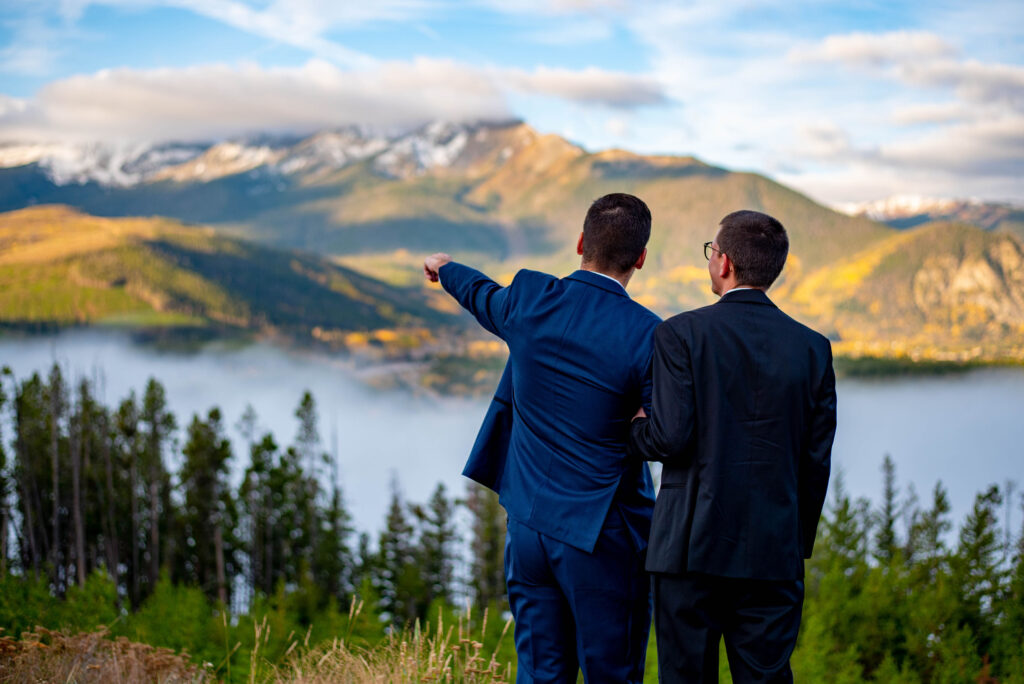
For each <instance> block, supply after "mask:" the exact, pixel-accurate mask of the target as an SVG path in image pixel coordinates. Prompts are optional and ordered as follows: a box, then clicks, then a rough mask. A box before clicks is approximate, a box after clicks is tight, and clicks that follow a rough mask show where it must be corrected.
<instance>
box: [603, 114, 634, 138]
mask: <svg viewBox="0 0 1024 684" xmlns="http://www.w3.org/2000/svg"><path fill="white" fill-rule="evenodd" d="M604 129H605V131H607V132H608V135H610V136H612V137H615V138H627V137H629V135H630V128H629V121H627V120H626V119H623V118H622V117H619V116H613V117H609V118H608V120H607V121H605V122H604Z"/></svg>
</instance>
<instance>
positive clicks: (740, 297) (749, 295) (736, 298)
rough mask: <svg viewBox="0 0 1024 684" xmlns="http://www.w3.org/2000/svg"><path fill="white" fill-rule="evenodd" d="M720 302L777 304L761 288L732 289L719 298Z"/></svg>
mask: <svg viewBox="0 0 1024 684" xmlns="http://www.w3.org/2000/svg"><path fill="white" fill-rule="evenodd" d="M718 303H719V304H767V305H768V306H775V303H774V302H772V300H770V299H768V295H766V294H765V293H764V292H763V291H761V290H730V291H729V292H726V293H725V294H724V295H722V298H721V299H719V300H718Z"/></svg>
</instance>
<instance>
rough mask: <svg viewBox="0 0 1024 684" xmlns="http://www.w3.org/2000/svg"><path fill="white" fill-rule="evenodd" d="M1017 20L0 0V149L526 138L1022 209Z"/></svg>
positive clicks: (888, 5) (751, 0)
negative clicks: (560, 139)
mask: <svg viewBox="0 0 1024 684" xmlns="http://www.w3.org/2000/svg"><path fill="white" fill-rule="evenodd" d="M1022 36H1024V2H1021V1H1020V0H974V1H972V2H945V1H942V0H939V1H936V2H910V1H908V0H885V1H881V0H877V1H876V0H843V1H841V2H835V1H833V0H785V1H782V0H718V1H716V2H685V1H678V0H677V1H674V2H673V1H663V0H646V1H645V0H634V1H633V2H626V1H625V0H548V1H546V2H545V1H540V0H370V1H364V2H348V1H343V0H336V1H334V2H318V1H315V0H3V2H2V3H0V142H18V143H26V142H54V141H64V140H74V141H100V142H120V141H133V142H138V141H142V142H162V141H168V140H174V141H187V140H195V141H204V142H205V141H213V140H222V139H230V138H232V137H239V136H245V135H251V134H254V133H283V132H287V133H299V134H302V133H309V132H313V131H316V130H322V129H326V128H333V127H339V126H343V125H347V124H361V125H368V126H376V127H382V128H395V129H398V128H405V127H410V126H415V125H418V124H422V123H425V122H427V121H431V120H436V119H446V120H453V121H478V120H505V119H522V120H524V121H525V122H527V123H528V124H530V125H531V126H533V127H534V128H536V129H537V130H539V131H541V132H544V133H556V134H559V135H562V136H564V137H566V138H568V139H570V140H572V141H573V142H576V143H578V144H580V145H582V146H584V147H585V148H587V149H589V150H599V149H604V148H608V147H620V148H626V149H630V150H633V151H636V152H641V153H659V154H680V155H694V156H696V157H698V158H700V159H702V160H703V161H706V162H708V163H711V164H715V165H720V166H724V167H726V168H729V169H733V170H743V171H754V172H757V173H762V174H765V175H767V176H770V177H772V178H774V179H776V180H778V181H780V182H782V183H785V184H787V185H790V186H792V187H794V188H796V189H798V190H800V191H801V192H804V193H806V194H808V195H810V196H811V197H813V198H814V199H816V200H818V201H821V202H824V203H827V204H833V205H837V204H841V203H847V202H861V201H869V200H877V199H882V198H885V197H890V196H894V195H920V196H925V197H944V198H978V199H983V200H994V201H1010V202H1013V203H1015V204H1020V205H1024V180H1022V179H1024V41H1022Z"/></svg>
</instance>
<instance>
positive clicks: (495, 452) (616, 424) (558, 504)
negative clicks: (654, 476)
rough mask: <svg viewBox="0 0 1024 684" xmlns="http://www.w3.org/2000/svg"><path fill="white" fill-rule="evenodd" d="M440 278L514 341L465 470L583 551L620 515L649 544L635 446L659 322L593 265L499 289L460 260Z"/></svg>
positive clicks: (534, 524) (513, 512) (645, 476)
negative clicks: (630, 455)
mask: <svg viewBox="0 0 1024 684" xmlns="http://www.w3.org/2000/svg"><path fill="white" fill-rule="evenodd" d="M439 276H440V280H441V284H442V285H443V286H444V289H445V290H447V291H448V292H449V293H450V294H451V295H452V296H453V297H455V299H456V300H458V302H459V303H460V304H461V305H462V306H463V307H465V308H466V309H467V310H468V311H469V312H470V313H472V314H473V315H474V316H475V317H476V319H477V321H479V322H480V324H481V325H482V326H483V327H484V328H486V329H487V330H489V331H490V332H492V333H494V334H495V335H497V336H498V337H500V338H502V339H503V340H504V341H505V342H506V343H507V344H508V348H509V361H508V365H507V366H506V368H505V372H504V373H503V375H502V379H501V382H500V383H499V385H498V390H497V392H496V393H495V397H494V400H493V401H492V402H491V405H490V407H489V409H488V412H487V415H486V417H485V419H484V424H483V426H482V427H481V430H480V434H479V436H478V437H477V441H476V444H475V445H474V447H473V451H472V453H471V455H470V458H469V461H468V463H467V464H466V469H465V470H464V471H463V473H464V474H465V475H467V476H468V477H470V478H472V479H474V480H476V481H477V482H480V483H482V484H484V485H486V486H488V487H490V488H491V489H494V490H495V491H496V492H498V494H499V497H500V501H501V503H502V505H503V506H504V507H505V510H506V511H507V512H508V515H509V517H511V518H512V519H514V520H516V521H518V522H520V523H522V524H524V525H526V526H527V527H530V528H532V529H534V530H536V531H538V532H540V533H542V534H545V535H547V536H549V537H553V538H554V539H557V540H559V541H562V542H564V543H566V544H569V545H571V546H574V547H576V548H578V549H581V550H583V551H587V552H590V551H592V550H593V548H594V544H595V543H596V541H597V538H598V535H599V534H600V532H601V527H602V525H603V524H604V522H605V519H606V518H607V517H608V516H609V512H610V511H611V513H612V514H615V513H616V512H618V513H619V514H621V516H622V519H623V521H624V522H625V524H626V526H627V527H628V528H629V531H630V533H631V536H632V538H633V540H634V542H635V544H636V545H637V548H638V549H642V548H644V547H646V545H647V537H648V534H649V532H650V520H651V514H652V507H653V503H654V487H653V483H652V481H651V475H650V471H649V469H648V468H647V466H646V464H644V463H641V462H639V461H636V460H632V459H627V458H626V444H627V440H628V439H629V430H630V425H629V421H630V419H631V418H632V417H633V414H634V413H635V412H636V409H637V407H638V406H640V405H641V404H643V405H644V406H646V407H649V406H650V392H651V381H650V372H649V371H650V362H651V356H652V354H653V341H652V335H653V332H654V328H655V327H656V326H657V324H658V323H659V322H660V319H659V318H658V317H657V316H656V315H655V314H653V313H651V312H650V311H648V310H647V309H645V308H644V307H643V306H641V305H639V304H637V303H636V302H634V301H633V300H632V299H630V298H629V296H628V295H627V294H626V291H625V289H623V287H622V286H621V285H620V284H619V283H617V282H615V281H613V280H611V279H609V278H607V277H605V276H602V275H600V274H597V273H593V272H590V271H582V270H581V271H576V272H575V273H573V274H572V275H570V276H568V277H566V278H563V279H558V278H555V277H553V276H550V275H547V274H544V273H538V272H536V271H527V270H523V271H520V272H519V273H518V274H516V277H515V279H514V280H513V281H512V283H511V284H510V285H509V286H508V287H501V286H499V285H498V284H497V283H495V282H494V281H492V280H491V279H490V278H488V277H487V276H485V275H483V274H482V273H480V272H479V271H476V270H474V269H472V268H469V267H467V266H463V265H462V264H458V263H454V262H452V263H448V264H445V265H444V266H442V267H441V269H440V270H439ZM613 504H614V507H615V509H616V510H612V509H613Z"/></svg>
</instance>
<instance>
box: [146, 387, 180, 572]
mask: <svg viewBox="0 0 1024 684" xmlns="http://www.w3.org/2000/svg"><path fill="white" fill-rule="evenodd" d="M139 424H140V427H141V430H142V434H143V445H144V446H143V462H142V468H143V470H144V472H145V473H146V475H145V477H146V480H147V492H148V497H147V498H148V505H149V521H148V527H149V539H148V542H147V544H146V555H147V556H148V557H149V564H148V575H147V579H148V585H149V587H155V586H156V582H157V579H158V578H159V576H160V558H161V555H164V556H169V555H170V551H169V550H165V549H162V548H161V538H163V539H164V540H168V539H169V537H170V535H169V534H167V530H168V528H169V526H170V524H171V482H170V475H169V474H168V472H167V467H166V465H165V463H164V451H165V450H166V447H167V445H168V441H169V438H170V435H171V433H173V432H174V430H175V428H176V425H175V420H174V416H173V415H172V414H171V412H170V411H169V410H168V407H167V395H166V392H165V391H164V387H163V385H161V384H160V383H159V382H157V381H156V379H155V378H150V379H149V380H148V381H147V382H146V389H145V392H144V393H143V395H142V412H141V413H140V415H139Z"/></svg>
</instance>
